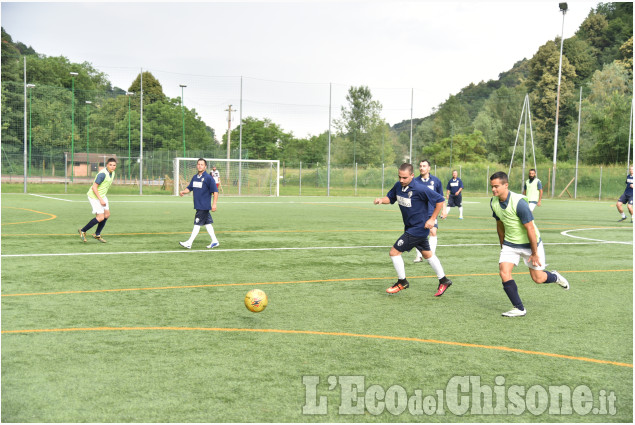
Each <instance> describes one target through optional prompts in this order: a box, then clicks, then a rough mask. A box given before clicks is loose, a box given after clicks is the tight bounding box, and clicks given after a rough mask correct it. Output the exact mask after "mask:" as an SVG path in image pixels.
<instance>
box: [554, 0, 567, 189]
mask: <svg viewBox="0 0 635 425" xmlns="http://www.w3.org/2000/svg"><path fill="white" fill-rule="evenodd" d="M567 9H568V8H567V4H566V3H560V11H561V12H562V33H561V35H560V66H559V67H558V94H557V95H556V131H555V136H554V141H553V175H552V177H551V197H552V198H553V197H554V196H555V193H556V162H557V157H558V115H559V113H560V82H561V80H562V47H563V45H564V15H566V13H567Z"/></svg>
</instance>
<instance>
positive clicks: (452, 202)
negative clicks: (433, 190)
mask: <svg viewBox="0 0 635 425" xmlns="http://www.w3.org/2000/svg"><path fill="white" fill-rule="evenodd" d="M461 206H463V195H461V194H460V193H459V194H458V195H450V198H449V199H448V207H461Z"/></svg>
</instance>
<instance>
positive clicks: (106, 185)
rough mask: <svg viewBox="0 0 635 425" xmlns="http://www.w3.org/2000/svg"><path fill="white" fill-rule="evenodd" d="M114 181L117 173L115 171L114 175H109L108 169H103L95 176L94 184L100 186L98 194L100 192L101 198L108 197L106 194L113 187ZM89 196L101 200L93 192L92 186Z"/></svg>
mask: <svg viewBox="0 0 635 425" xmlns="http://www.w3.org/2000/svg"><path fill="white" fill-rule="evenodd" d="M114 179H115V172H114V171H113V172H112V173H109V172H108V170H107V169H106V168H104V169H102V170H101V171H100V172H99V173H97V175H96V176H95V180H94V183H97V185H98V186H97V192H99V196H101V197H102V198H103V197H104V196H106V193H108V189H110V186H111V185H112V181H113V180H114ZM87 195H88V197H89V198H93V199H99V198H97V195H95V192H93V187H92V186H91V187H90V189H88V193H87Z"/></svg>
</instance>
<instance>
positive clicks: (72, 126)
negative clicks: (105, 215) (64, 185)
mask: <svg viewBox="0 0 635 425" xmlns="http://www.w3.org/2000/svg"><path fill="white" fill-rule="evenodd" d="M77 75H78V74H77V72H71V85H72V92H73V104H72V106H71V121H72V122H71V182H72V181H73V176H74V175H75V77H77Z"/></svg>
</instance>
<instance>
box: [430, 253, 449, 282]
mask: <svg viewBox="0 0 635 425" xmlns="http://www.w3.org/2000/svg"><path fill="white" fill-rule="evenodd" d="M427 260H428V264H430V267H432V270H434V272H435V273H436V274H437V277H438V278H439V279H441V278H442V277H443V276H445V272H444V271H443V266H442V265H441V261H439V259H438V258H437V256H436V255H434V254H433V255H432V257H430V258H427Z"/></svg>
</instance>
